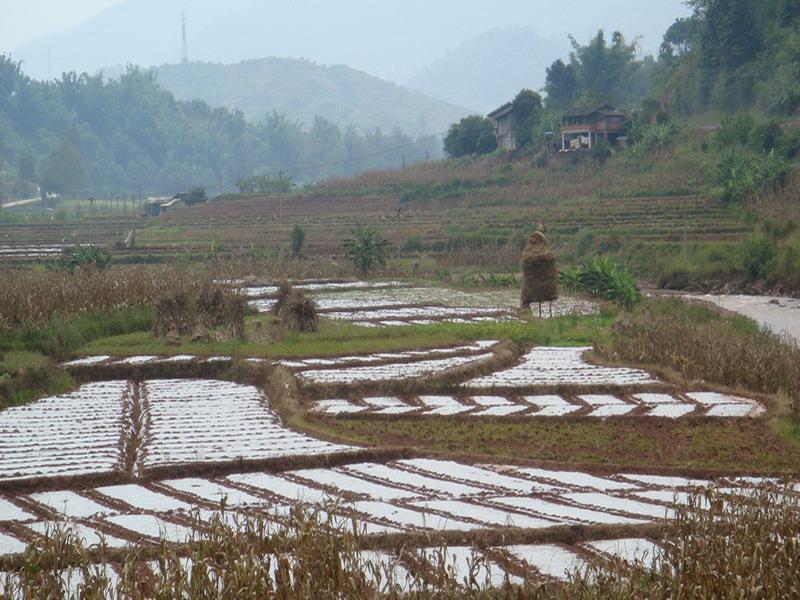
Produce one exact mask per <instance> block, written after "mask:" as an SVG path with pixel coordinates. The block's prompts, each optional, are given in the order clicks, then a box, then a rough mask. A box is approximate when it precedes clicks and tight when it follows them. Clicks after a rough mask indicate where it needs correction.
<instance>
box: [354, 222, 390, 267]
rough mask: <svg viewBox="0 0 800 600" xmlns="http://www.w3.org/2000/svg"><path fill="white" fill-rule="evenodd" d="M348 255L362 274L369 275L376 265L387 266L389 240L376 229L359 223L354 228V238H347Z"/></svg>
mask: <svg viewBox="0 0 800 600" xmlns="http://www.w3.org/2000/svg"><path fill="white" fill-rule="evenodd" d="M344 245H345V248H346V256H347V258H348V259H349V260H350V261H351V262H352V263H353V265H354V266H355V267H356V269H357V270H358V271H360V272H361V274H362V275H367V274H368V273H369V272H370V271H371V270H372V269H373V268H374V267H375V266H377V265H380V266H382V267H383V266H386V261H387V258H388V250H389V242H388V241H386V240H384V239H383V238H382V237H381V234H380V233H379V232H378V231H377V230H376V229H371V228H369V227H366V226H364V225H359V226H358V227H356V228H355V229H354V230H353V237H352V239H349V240H346V241H345V243H344Z"/></svg>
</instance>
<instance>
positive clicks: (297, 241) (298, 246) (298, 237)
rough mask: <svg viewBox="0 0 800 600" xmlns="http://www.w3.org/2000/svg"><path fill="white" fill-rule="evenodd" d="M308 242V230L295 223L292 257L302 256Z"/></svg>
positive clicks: (292, 237)
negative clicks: (301, 252)
mask: <svg viewBox="0 0 800 600" xmlns="http://www.w3.org/2000/svg"><path fill="white" fill-rule="evenodd" d="M305 241H306V230H305V229H303V228H302V227H301V226H300V224H299V223H295V224H294V227H293V228H292V236H291V245H292V256H294V257H298V256H300V251H301V250H302V249H303V244H304V243H305Z"/></svg>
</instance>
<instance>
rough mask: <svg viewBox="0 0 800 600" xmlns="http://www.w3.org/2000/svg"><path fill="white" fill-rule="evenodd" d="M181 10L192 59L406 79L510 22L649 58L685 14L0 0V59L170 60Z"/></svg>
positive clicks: (542, 2) (522, 3)
mask: <svg viewBox="0 0 800 600" xmlns="http://www.w3.org/2000/svg"><path fill="white" fill-rule="evenodd" d="M181 13H186V18H187V37H188V42H189V57H190V59H191V60H206V61H217V62H237V61H239V60H242V59H247V58H262V57H268V56H290V57H304V58H308V59H310V60H313V61H316V62H319V63H323V64H346V65H349V66H351V67H354V68H357V69H361V70H364V71H366V72H368V73H371V74H373V75H377V76H379V77H383V78H385V79H389V80H392V81H395V82H398V83H405V82H407V81H408V80H409V79H411V78H412V77H414V76H415V75H417V74H418V73H419V72H420V71H421V70H422V69H424V68H425V67H427V66H428V65H430V64H431V63H432V62H433V61H435V60H437V59H439V58H440V57H442V56H443V55H445V54H446V53H448V52H451V51H453V50H455V49H457V48H459V46H460V45H461V44H463V43H464V42H465V41H467V40H469V39H470V38H473V37H475V36H477V35H480V34H483V33H484V32H486V31H487V30H489V29H493V28H502V27H508V26H511V25H527V26H530V27H533V28H534V29H535V30H536V31H538V33H539V34H540V35H541V36H542V37H544V38H546V39H558V40H559V45H561V44H564V43H566V35H567V34H568V33H574V34H575V35H576V37H577V38H578V39H579V40H580V41H581V42H585V41H586V40H588V39H589V37H590V36H591V35H592V34H593V33H594V32H596V31H597V29H598V28H601V27H602V28H606V29H607V30H609V31H613V30H614V29H620V30H621V31H623V32H624V33H626V34H627V35H628V36H630V37H633V36H635V35H641V36H642V39H641V43H642V48H643V49H644V50H645V51H647V52H653V51H656V50H657V48H658V45H659V43H660V41H661V37H662V36H663V34H664V31H666V29H667V27H669V25H670V24H671V23H672V22H673V21H674V19H675V18H676V17H678V16H683V15H685V14H686V13H687V9H686V7H685V6H684V5H683V1H682V0H0V52H3V51H5V52H8V51H12V57H13V58H15V59H17V60H21V61H22V62H23V69H24V70H25V72H26V73H27V74H29V75H31V76H33V77H37V78H44V77H57V76H58V75H59V74H60V73H61V72H62V71H72V70H75V71H78V72H81V71H88V72H90V73H92V72H96V71H97V70H99V69H104V68H108V67H116V66H123V65H125V64H128V63H133V64H138V65H141V66H151V65H159V64H163V63H174V62H177V61H178V60H179V59H180V15H181ZM499 66H500V67H502V64H501V65H499Z"/></svg>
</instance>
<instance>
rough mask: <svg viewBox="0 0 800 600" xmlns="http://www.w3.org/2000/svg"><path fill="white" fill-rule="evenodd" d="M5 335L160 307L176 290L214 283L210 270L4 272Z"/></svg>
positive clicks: (0, 325) (1, 315)
mask: <svg viewBox="0 0 800 600" xmlns="http://www.w3.org/2000/svg"><path fill="white" fill-rule="evenodd" d="M2 277H3V282H2V285H3V290H2V294H0V331H3V330H7V329H11V328H14V327H20V326H28V325H40V324H43V323H47V322H50V321H52V320H53V318H56V317H59V318H68V317H73V316H76V315H85V314H89V313H98V312H111V311H118V310H123V309H129V308H134V307H140V306H152V305H155V304H156V303H157V302H158V301H159V300H160V299H161V298H164V297H166V296H168V295H170V294H174V293H175V292H176V291H179V290H185V291H191V290H197V289H200V288H204V287H211V286H212V285H213V283H212V280H213V276H212V273H211V272H210V271H208V270H192V269H188V268H171V267H136V268H126V269H124V270H123V269H114V270H106V271H97V270H86V271H83V270H82V271H79V272H76V273H54V272H40V271H31V270H17V271H4V272H3V274H2Z"/></svg>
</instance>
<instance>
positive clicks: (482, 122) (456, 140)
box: [444, 115, 497, 157]
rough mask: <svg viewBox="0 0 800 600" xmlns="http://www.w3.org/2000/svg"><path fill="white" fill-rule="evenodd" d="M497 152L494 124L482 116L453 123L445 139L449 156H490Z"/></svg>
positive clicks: (473, 116)
mask: <svg viewBox="0 0 800 600" xmlns="http://www.w3.org/2000/svg"><path fill="white" fill-rule="evenodd" d="M495 150H497V138H496V137H495V134H494V124H493V123H492V121H491V120H490V119H487V118H486V117H482V116H480V115H472V116H470V117H464V118H463V119H461V121H459V122H458V123H453V124H452V125H451V126H450V130H449V131H448V133H447V136H446V137H445V138H444V151H445V152H446V153H447V155H448V156H451V157H459V156H469V155H471V154H489V153H491V152H494V151H495Z"/></svg>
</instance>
